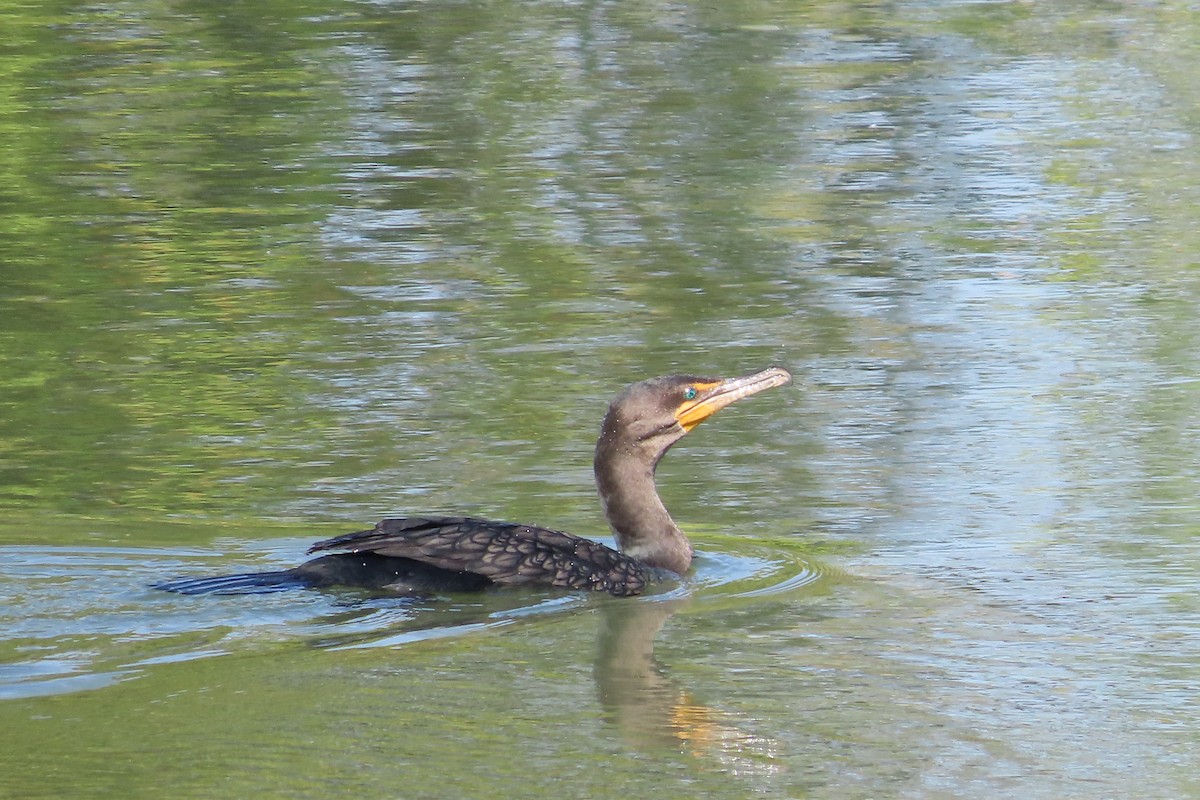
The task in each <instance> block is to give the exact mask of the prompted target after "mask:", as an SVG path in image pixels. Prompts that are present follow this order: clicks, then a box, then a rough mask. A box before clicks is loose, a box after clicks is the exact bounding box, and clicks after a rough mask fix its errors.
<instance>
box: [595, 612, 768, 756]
mask: <svg viewBox="0 0 1200 800" xmlns="http://www.w3.org/2000/svg"><path fill="white" fill-rule="evenodd" d="M691 602H692V598H690V597H673V598H670V599H658V598H646V599H645V600H643V601H638V602H633V603H607V604H605V607H604V609H603V624H602V626H601V629H600V635H599V641H598V644H597V651H596V661H595V665H594V668H593V674H594V677H595V680H596V689H597V692H598V694H599V698H600V703H601V706H602V707H603V708H604V711H605V713H606V715H607V717H608V719H609V720H610V721H611V722H612V723H613V724H614V725H615V726H616V728H617V729H618V730H619V731H620V734H621V736H622V738H624V740H625V741H626V742H627V743H628V744H630V745H631V746H633V747H635V748H637V749H639V750H648V749H654V748H661V747H669V748H671V749H678V750H680V751H681V752H684V753H686V754H688V755H689V756H692V757H695V758H698V759H704V760H711V761H713V762H716V764H718V765H719V768H720V769H722V770H724V771H728V772H730V773H735V774H737V775H739V776H743V777H747V778H758V779H766V778H770V777H771V776H773V775H776V774H777V773H778V772H779V771H780V767H779V764H778V761H777V750H778V747H777V743H776V742H775V741H773V740H771V739H769V738H766V737H763V736H759V735H756V734H753V733H750V732H748V731H747V730H744V729H743V727H741V726H740V724H744V725H749V724H751V722H750V721H747V722H744V723H740V724H739V721H738V720H737V718H736V716H735V715H733V714H729V713H725V712H722V711H719V710H717V709H714V708H711V707H709V706H706V705H704V704H703V703H701V702H700V701H698V700H697V699H696V698H694V697H693V696H692V695H691V693H690V692H688V691H687V690H686V689H683V688H681V687H679V686H678V685H677V684H676V682H675V681H674V680H672V679H671V678H670V677H669V675H668V673H667V670H666V669H665V668H664V667H663V665H662V664H660V663H659V662H658V660H657V659H656V658H655V656H654V641H655V639H656V638H657V636H658V634H659V631H661V630H662V627H663V625H664V624H665V623H666V621H667V620H668V619H670V617H671V616H672V615H674V614H675V613H676V612H677V611H679V610H680V609H682V608H684V607H685V606H687V605H688V604H689V603H691Z"/></svg>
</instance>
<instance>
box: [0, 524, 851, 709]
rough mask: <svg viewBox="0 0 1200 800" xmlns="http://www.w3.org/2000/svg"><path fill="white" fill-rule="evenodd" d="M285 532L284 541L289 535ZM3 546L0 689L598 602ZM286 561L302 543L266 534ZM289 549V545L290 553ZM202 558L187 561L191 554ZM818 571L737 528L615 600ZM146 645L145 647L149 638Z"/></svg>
mask: <svg viewBox="0 0 1200 800" xmlns="http://www.w3.org/2000/svg"><path fill="white" fill-rule="evenodd" d="M293 545H294V546H293ZM2 549H3V557H0V579H2V580H0V586H3V587H5V588H6V590H5V591H0V600H3V601H4V602H3V604H2V606H0V607H2V608H3V609H4V610H3V611H2V612H0V622H3V624H4V626H5V629H6V630H7V632H8V636H7V637H6V638H5V640H4V642H2V643H0V667H2V668H0V698H12V697H23V696H24V697H29V696H36V695H42V694H60V693H70V692H75V691H84V690H89V689H95V688H101V687H103V686H105V685H109V684H111V683H112V682H114V681H115V680H122V679H126V678H128V677H130V676H131V675H132V674H136V673H137V672H138V671H139V670H142V669H146V668H149V667H151V666H153V665H155V664H159V663H168V662H173V661H187V660H193V659H201V658H210V657H213V656H216V655H223V654H228V653H230V652H235V651H244V650H245V649H247V648H254V647H256V646H261V645H262V644H263V643H264V642H278V641H279V640H281V639H282V640H284V641H288V640H294V641H296V642H299V643H303V644H304V645H305V646H310V647H316V648H320V649H356V648H366V647H400V646H403V645H406V644H411V643H414V642H421V641H428V640H433V639H444V638H453V637H458V636H470V635H473V634H476V633H480V632H484V631H492V630H496V629H499V628H503V627H507V626H511V625H515V624H520V623H525V622H529V621H532V620H536V619H544V618H546V617H548V616H551V615H558V614H565V613H570V612H573V611H576V610H578V609H580V608H584V607H587V606H588V605H589V604H592V603H597V602H609V601H610V599H609V598H607V597H605V598H600V597H597V596H595V595H589V594H587V593H582V592H561V591H558V590H546V589H508V590H504V591H495V592H486V593H483V594H481V595H474V596H457V597H450V598H435V599H421V598H398V597H381V596H378V595H371V594H367V593H361V592H354V591H339V592H313V591H308V592H305V591H298V592H285V593H279V594H273V595H252V596H236V597H234V596H221V597H214V596H208V597H188V596H181V595H172V594H168V593H165V592H157V591H154V590H153V589H151V588H149V584H151V583H153V582H154V581H156V580H159V579H161V578H162V577H163V575H167V574H176V573H179V574H184V573H187V572H191V571H195V572H201V571H211V572H221V571H223V570H227V571H237V570H239V569H254V568H268V569H269V568H272V563H267V564H263V563H259V564H257V565H254V564H245V563H243V564H236V565H234V564H229V563H227V562H225V561H224V560H222V563H221V565H219V566H214V565H213V563H212V562H213V560H212V558H211V557H210V554H206V553H202V552H198V551H196V550H195V549H191V548H187V549H183V548H181V549H171V548H155V549H149V548H147V549H140V548H120V547H113V548H106V547H91V548H83V549H77V548H53V547H37V548H29V547H8V548H2ZM268 549H269V550H270V556H271V562H275V561H276V559H278V561H280V562H285V563H290V562H291V561H293V560H294V559H295V558H298V557H299V553H301V552H302V551H303V544H302V543H293V542H291V541H290V540H289V541H288V543H287V545H286V546H283V545H280V546H278V547H269V548H268ZM292 550H296V552H295V553H292V552H291V551H292ZM197 561H200V562H202V564H203V566H202V567H197V566H196V564H195V562H197ZM826 574H828V570H827V568H825V567H824V566H822V565H820V564H818V563H816V562H813V561H810V560H807V559H805V558H801V557H798V556H796V555H794V554H793V553H790V552H786V551H776V550H774V549H772V548H769V547H766V546H762V547H755V548H746V547H745V546H744V542H743V541H742V540H729V541H726V540H721V541H719V542H701V545H700V551H699V552H698V554H697V559H696V563H695V569H694V570H693V572H692V574H691V575H689V576H688V577H687V578H686V579H685V580H682V581H679V582H671V583H666V584H663V585H661V586H658V587H655V590H654V591H652V592H651V593H650V594H648V595H645V596H644V597H641V598H632V599H629V600H622V601H619V602H629V603H640V602H661V601H664V600H675V599H687V600H692V601H699V602H711V601H714V600H721V601H728V600H762V599H765V598H777V597H782V596H785V595H787V594H789V593H791V592H795V591H798V590H802V589H804V588H805V587H808V586H810V585H812V584H814V583H816V582H818V581H820V580H821V578H822V577H824V576H825V575H826ZM149 642H153V650H152V652H150V653H147V643H149Z"/></svg>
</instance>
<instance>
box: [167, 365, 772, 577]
mask: <svg viewBox="0 0 1200 800" xmlns="http://www.w3.org/2000/svg"><path fill="white" fill-rule="evenodd" d="M791 379H792V376H791V374H789V373H788V371H787V370H785V369H782V368H780V367H771V368H770V369H766V370H763V371H762V372H757V373H755V374H753V375H747V376H745V377H741V378H724V379H722V378H700V377H695V376H691V375H669V376H665V377H660V378H651V379H649V380H645V381H641V382H640V383H635V384H633V385H632V386H630V387H629V388H627V389H626V390H625V391H623V392H622V393H621V394H619V395H618V396H617V397H616V399H614V400H613V401H612V404H611V405H610V406H609V408H608V413H607V414H606V415H605V417H604V423H603V424H602V425H601V427H600V438H599V440H598V441H597V442H596V457H595V462H594V466H595V473H596V488H597V490H598V491H599V493H600V501H601V503H602V504H603V506H604V515H605V517H607V519H608V524H609V526H610V527H611V528H612V531H613V534H614V535H615V537H616V540H617V548H618V549H617V550H614V549H612V548H611V547H607V546H605V545H602V544H600V543H598V542H594V541H591V540H590V539H584V538H581V537H579V536H575V535H574V534H570V533H564V532H562V531H555V530H550V529H548V528H539V527H535V526H532V525H517V524H513V523H509V522H491V521H489V520H482V519H474V518H471V517H402V518H397V519H385V520H383V521H382V522H380V523H379V524H378V525H376V526H375V527H374V528H372V529H371V530H368V531H360V532H358V533H350V534H346V535H345V536H338V537H335V538H333V539H326V540H324V541H321V542H317V543H316V544H314V545H313V546H312V547H310V548H309V550H308V552H309V553H327V555H322V556H320V557H319V558H315V559H313V560H311V561H308V562H305V563H304V564H301V565H300V566H298V567H295V568H293V569H289V570H283V571H280V572H257V573H251V574H244V575H224V576H217V577H209V578H182V579H178V580H172V581H167V582H164V583H159V584H155V588H158V589H165V590H167V591H171V592H179V593H181V594H208V593H213V594H255V593H261V592H273V591H281V590H284V589H292V588H301V587H324V586H352V587H362V588H368V589H377V590H383V591H388V592H391V593H396V594H425V593H430V592H454V591H474V590H479V589H483V588H485V587H487V586H490V585H492V584H504V585H525V584H533V585H542V586H559V587H563V588H570V589H589V590H593V591H600V592H608V593H609V594H613V595H617V596H627V595H635V594H640V593H641V592H642V591H643V589H644V588H645V586H646V584H647V583H648V582H650V581H651V580H653V579H655V578H658V577H669V576H670V575H671V573H674V574H676V575H682V574H683V573H685V572H687V570H688V567H689V566H690V565H691V563H692V545H691V542H689V541H688V540H687V537H685V536H684V535H683V532H682V531H680V530H679V527H678V526H677V525H676V524H675V522H674V520H672V519H671V515H670V514H668V513H667V509H666V508H665V507H664V506H663V504H662V500H660V499H659V496H658V492H657V491H656V489H655V487H654V469H655V467H656V466H657V464H658V461H659V459H661V458H662V456H663V454H664V453H666V452H667V450H668V449H669V448H670V447H671V445H673V444H675V442H677V441H679V440H680V439H681V438H682V437H683V435H684V434H686V433H688V432H689V431H691V430H692V429H693V428H695V427H696V426H697V425H699V424H700V423H701V422H703V421H704V420H706V419H708V418H709V417H710V416H712V415H713V414H715V413H716V412H717V411H720V410H721V409H722V408H724V407H725V406H727V405H729V404H730V403H733V402H735V401H737V400H740V399H742V398H743V397H748V396H750V395H752V394H756V393H758V392H761V391H763V390H764V389H769V388H771V387H774V386H783V385H785V384H788V383H790V382H791Z"/></svg>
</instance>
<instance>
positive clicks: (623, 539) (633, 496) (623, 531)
mask: <svg viewBox="0 0 1200 800" xmlns="http://www.w3.org/2000/svg"><path fill="white" fill-rule="evenodd" d="M660 455H661V454H655V455H653V456H648V455H646V454H644V453H642V452H641V451H640V449H639V448H638V447H637V446H636V445H629V446H624V445H622V444H621V443H620V442H617V441H614V440H612V439H608V440H606V439H605V437H604V436H601V438H600V441H599V442H597V444H596V462H595V469H596V488H597V490H598V491H599V493H600V502H601V504H602V505H603V506H604V516H605V517H606V518H607V519H608V524H609V526H610V527H611V528H612V530H613V534H614V535H615V536H616V539H617V547H618V548H619V549H620V550H621V552H622V553H624V554H625V555H627V556H629V557H631V558H636V559H637V560H638V561H641V562H642V563H643V564H647V565H649V566H651V567H658V568H660V569H667V570H670V571H671V572H675V573H679V574H683V573H685V572H687V570H688V567H689V566H691V563H692V544H691V542H689V541H688V540H687V537H686V536H684V535H683V532H682V531H681V530H679V526H678V525H676V524H675V520H673V519H671V515H670V514H669V513H667V508H666V506H664V505H663V502H662V500H661V499H660V498H659V496H658V490H657V488H656V487H655V485H654V469H655V467H656V466H657V464H658V457H659V456H660Z"/></svg>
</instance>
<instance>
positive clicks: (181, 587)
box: [150, 570, 312, 594]
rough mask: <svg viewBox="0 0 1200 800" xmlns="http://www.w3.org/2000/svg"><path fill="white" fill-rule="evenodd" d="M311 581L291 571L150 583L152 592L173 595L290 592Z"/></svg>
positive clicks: (303, 586) (305, 586)
mask: <svg viewBox="0 0 1200 800" xmlns="http://www.w3.org/2000/svg"><path fill="white" fill-rule="evenodd" d="M310 586H312V581H310V580H308V579H307V578H305V577H304V576H303V575H297V574H296V573H295V572H294V571H292V570H283V571H280V572H250V573H245V574H241V575H215V576H210V577H208V578H176V579H175V580H170V581H163V582H162V583H154V584H151V586H150V588H152V589H162V590H163V591H164V592H175V593H177V594H270V593H271V592H286V591H289V590H291V589H306V588H308V587H310Z"/></svg>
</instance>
